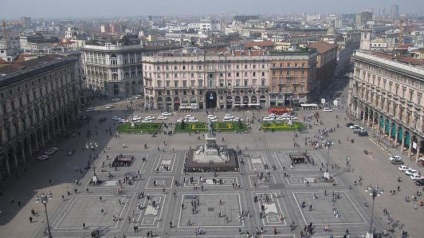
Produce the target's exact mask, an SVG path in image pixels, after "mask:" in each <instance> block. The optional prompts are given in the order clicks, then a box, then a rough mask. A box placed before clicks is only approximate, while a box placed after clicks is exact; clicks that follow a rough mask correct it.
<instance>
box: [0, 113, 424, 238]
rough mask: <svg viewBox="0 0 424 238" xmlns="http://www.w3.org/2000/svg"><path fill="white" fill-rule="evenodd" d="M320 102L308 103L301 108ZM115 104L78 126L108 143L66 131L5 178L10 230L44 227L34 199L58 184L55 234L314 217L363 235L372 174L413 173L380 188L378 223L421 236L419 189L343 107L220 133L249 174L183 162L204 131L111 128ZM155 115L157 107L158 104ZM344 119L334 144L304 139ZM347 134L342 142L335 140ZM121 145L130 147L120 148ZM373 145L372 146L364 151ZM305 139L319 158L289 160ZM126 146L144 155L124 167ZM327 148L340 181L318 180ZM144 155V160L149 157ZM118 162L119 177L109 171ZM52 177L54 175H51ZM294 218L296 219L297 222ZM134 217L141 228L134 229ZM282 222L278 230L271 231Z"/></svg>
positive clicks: (233, 229)
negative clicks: (296, 129) (113, 133)
mask: <svg viewBox="0 0 424 238" xmlns="http://www.w3.org/2000/svg"><path fill="white" fill-rule="evenodd" d="M313 112H314V111H299V112H298V117H299V118H301V116H302V115H307V114H310V113H313ZM225 113H232V114H234V115H236V116H240V117H242V118H246V117H251V116H252V115H253V114H255V115H258V114H261V115H265V114H266V112H265V111H261V112H258V111H255V112H253V111H250V112H225V111H220V112H217V113H215V114H217V115H218V117H219V118H222V117H223V114H225ZM118 114H125V112H113V113H108V112H100V113H99V114H96V113H94V114H93V116H94V117H95V118H99V117H103V116H106V117H108V121H107V122H105V124H104V125H103V124H101V125H100V126H99V127H98V128H96V125H95V123H94V121H97V120H92V123H91V124H90V125H89V126H88V127H86V128H83V129H81V131H82V132H84V130H86V129H91V130H96V129H97V130H98V131H99V134H100V136H93V138H91V140H96V142H97V143H98V144H99V148H97V149H96V150H95V151H91V150H87V149H85V150H84V151H83V150H82V147H83V146H84V145H85V143H86V141H87V140H88V139H87V138H82V136H81V137H76V138H71V139H69V140H67V141H63V142H60V143H58V144H57V145H58V146H59V148H60V149H61V151H59V152H58V153H57V154H55V155H54V156H52V158H51V159H50V160H48V161H43V162H37V163H34V164H33V165H31V167H28V169H27V172H23V171H20V172H19V174H18V179H15V180H14V181H9V182H8V184H7V185H5V186H8V187H7V189H6V190H5V194H4V195H3V196H2V197H0V205H1V210H2V211H3V215H2V216H1V217H0V224H1V227H0V234H1V235H0V236H1V237H43V236H45V235H43V231H44V229H45V227H46V222H45V214H44V212H43V207H42V205H40V204H35V200H34V195H35V194H36V193H37V192H39V191H44V192H48V191H52V193H53V194H54V196H53V199H52V200H50V201H49V203H48V214H49V220H50V223H51V229H52V233H53V237H89V234H90V232H91V231H92V230H94V229H99V230H100V232H101V234H102V237H122V236H123V235H124V234H125V235H126V237H146V236H147V232H150V231H152V232H153V234H154V235H155V237H195V236H196V235H195V229H198V228H199V227H200V228H201V230H202V232H203V233H202V234H201V236H202V237H246V233H247V232H249V233H250V234H253V233H256V231H257V230H256V229H258V231H260V230H261V228H263V230H264V233H263V234H261V236H262V237H300V231H301V230H304V227H305V226H306V225H308V224H309V223H310V222H312V223H313V225H314V227H315V228H314V231H315V233H314V237H329V236H330V233H332V234H334V235H335V236H334V237H343V235H344V234H345V232H346V230H347V229H348V230H349V232H350V233H351V237H361V235H363V234H365V233H366V231H367V230H368V228H369V220H370V216H371V209H370V207H366V206H365V202H367V203H368V204H371V198H370V196H369V194H367V193H365V192H364V190H365V187H366V185H368V184H374V185H375V184H378V185H379V186H380V187H383V188H384V189H385V191H388V190H390V189H393V188H395V187H397V186H398V183H397V182H396V178H397V177H398V176H402V179H403V180H404V182H402V183H401V184H400V185H401V192H400V193H398V195H390V194H389V193H388V192H386V193H384V194H383V195H382V196H380V197H378V198H377V199H376V205H375V213H374V214H375V217H374V218H375V219H374V227H375V229H376V231H377V232H381V231H382V230H384V229H388V228H394V232H395V233H394V234H391V233H390V236H392V237H400V234H401V232H402V230H407V231H408V232H409V233H410V234H411V236H410V237H419V234H420V232H421V231H422V229H421V227H420V225H419V222H417V221H418V220H419V219H420V218H421V217H422V216H421V213H422V212H423V211H422V208H419V209H417V210H414V209H413V203H405V202H404V201H403V199H404V195H411V194H412V193H414V192H415V191H416V190H417V188H416V187H415V185H414V184H413V183H412V181H410V180H409V178H407V177H406V176H403V175H401V173H399V172H398V171H397V167H396V166H393V165H391V164H390V163H389V161H388V155H387V153H386V152H383V151H382V150H381V149H379V148H378V147H377V146H376V145H375V144H373V143H370V140H369V139H368V138H366V137H362V138H361V137H357V136H356V135H354V134H353V133H351V131H350V129H348V128H346V127H345V124H346V123H347V122H348V121H345V119H344V111H342V110H338V109H336V110H334V111H333V112H330V113H323V112H320V115H321V117H322V120H323V123H324V124H323V125H319V126H316V125H313V126H312V129H309V130H308V131H306V132H302V133H298V137H294V133H293V132H275V133H271V132H267V133H264V132H262V131H260V130H258V129H259V126H260V125H259V124H258V123H257V122H255V123H254V124H252V131H251V132H249V133H247V134H238V133H221V134H218V135H217V141H218V144H219V141H221V139H220V138H222V137H224V138H225V144H227V145H228V146H229V147H233V148H235V149H241V150H242V151H243V157H244V159H245V162H246V163H245V164H244V165H242V167H241V172H240V173H235V172H230V173H218V174H217V177H214V174H213V173H192V174H184V173H183V170H182V168H183V162H184V155H185V151H186V150H187V149H188V148H190V146H191V147H193V146H197V145H200V144H201V143H202V141H199V140H198V139H197V135H196V136H195V135H192V136H189V135H187V134H175V135H172V136H168V135H163V134H158V135H157V136H156V137H152V136H151V135H146V134H138V135H133V134H131V135H124V134H122V135H120V137H119V138H112V137H110V136H109V134H103V133H105V132H104V130H105V129H106V128H108V127H109V126H112V127H113V128H116V126H113V124H112V122H111V121H110V117H111V116H112V115H118ZM136 114H140V115H146V113H143V114H141V113H140V112H136ZM148 114H149V115H156V116H157V115H158V114H159V112H153V113H148ZM191 114H195V115H196V117H198V118H199V120H200V121H202V120H205V118H206V115H205V113H204V112H197V113H191ZM185 115H186V114H185V113H179V115H178V114H177V115H174V116H173V117H172V118H171V119H169V120H168V121H172V122H174V121H175V120H176V119H177V118H179V117H184V116H185ZM336 115H338V118H336ZM337 123H339V124H341V128H336V131H335V132H334V133H330V136H331V137H332V138H333V139H334V140H335V141H336V143H335V144H334V145H332V147H331V149H330V150H329V151H328V152H327V150H325V149H321V150H314V149H313V148H312V147H305V145H304V140H305V138H307V137H309V138H312V137H313V134H317V132H318V129H323V128H329V127H336V124H337ZM81 134H84V133H81ZM347 137H349V138H354V139H355V143H353V144H352V143H350V142H348V141H347ZM339 139H340V140H341V144H338V143H337V141H338V140H339ZM294 143H298V144H300V148H294V146H293V144H294ZM122 144H125V145H127V148H122ZM144 144H147V145H148V149H144ZM70 148H75V149H77V153H76V154H75V155H73V156H71V157H67V156H66V155H65V154H66V151H67V150H68V149H70ZM158 148H159V150H160V151H158ZM365 149H366V150H368V151H371V152H372V153H371V154H370V155H365V154H364V153H363V150H365ZM305 150H307V151H308V153H310V154H311V156H312V158H314V161H315V164H314V165H312V164H299V165H294V167H293V168H291V161H290V158H289V156H288V154H289V153H297V152H299V151H301V152H302V151H305ZM121 153H122V154H124V155H134V156H135V161H134V162H133V163H132V164H131V166H129V167H119V168H118V169H117V170H116V171H115V169H113V168H110V167H109V163H111V161H112V160H111V158H113V157H114V156H116V155H118V154H121ZM327 153H328V154H329V156H330V160H329V162H328V163H329V164H330V166H329V170H330V174H331V175H334V176H335V184H333V183H328V182H324V181H322V180H321V176H322V174H323V172H322V170H320V169H322V166H323V165H326V164H327ZM89 155H92V156H94V155H98V157H99V158H98V159H96V160H95V161H94V163H95V168H94V170H95V172H96V175H97V176H98V177H99V178H100V179H101V180H104V182H103V183H102V184H100V185H96V186H93V185H91V184H90V183H89V182H90V180H91V179H92V176H93V174H94V172H93V169H92V168H93V167H92V166H91V167H90V168H89V169H85V167H86V166H87V162H88V161H90V162H92V161H93V159H91V160H89ZM107 156H109V158H108V157H107ZM346 156H348V157H349V158H350V163H351V166H350V167H348V166H346ZM142 158H146V161H144V162H143V160H142ZM406 162H407V165H411V166H412V165H413V164H412V162H409V161H406ZM335 164H337V166H334V165H335ZM266 165H268V167H269V169H266ZM331 165H333V166H331ZM165 166H166V167H167V168H168V169H166V168H165ZM272 166H275V168H276V169H275V170H274V169H273V167H272ZM76 167H78V168H76ZM283 168H284V169H283ZM80 169H82V173H81V172H80V171H79V170H80ZM267 170H269V173H270V176H269V178H268V179H263V178H261V177H260V176H258V175H259V174H260V173H264V174H266V173H267ZM109 172H110V173H111V174H112V177H109ZM284 173H286V174H287V175H288V176H284ZM358 176H362V177H363V178H364V182H363V183H362V185H357V186H355V185H354V183H353V181H354V180H357V179H358ZM126 178H130V180H131V181H132V183H131V184H128V183H124V182H123V181H124V179H126ZM190 178H191V179H190ZM49 179H51V180H52V184H49V182H48V181H49ZM214 179H222V183H214V182H213V180H214ZM75 180H78V185H75ZM307 181H309V184H307V183H306V182H307ZM120 183H121V184H122V186H121V185H120ZM238 185H239V186H238ZM202 187H203V189H202ZM74 189H77V193H75V192H74ZM87 189H88V190H87ZM68 191H69V193H70V195H68V194H67V192H68ZM141 192H143V193H144V194H143V196H141V194H140V193H141ZM333 192H334V193H335V195H336V196H337V195H339V197H338V198H337V199H334V200H333ZM62 195H64V199H63V200H62ZM314 195H315V196H314ZM12 197H13V198H14V200H15V201H21V202H22V206H21V207H20V208H19V207H18V206H17V205H16V203H15V204H12V205H10V204H9V199H10V198H12ZM100 197H102V199H101V200H100ZM220 200H221V202H220ZM193 201H195V205H193ZM303 203H304V204H305V206H304V207H302V204H303ZM31 208H34V209H35V211H36V212H37V214H38V215H37V216H35V221H36V222H33V223H29V221H28V218H29V216H30V215H31V213H30V210H31ZM383 208H387V209H389V210H390V214H391V217H392V219H388V217H387V216H384V215H383V213H382V210H383ZM336 214H337V215H336ZM171 222H172V226H171V224H170V223H171ZM292 222H294V224H295V229H291V228H290V224H291V223H292ZM83 223H85V228H84V227H83ZM135 225H137V226H138V230H139V231H138V232H136V231H135V230H134V226H135ZM327 225H329V226H330V227H331V228H332V229H333V231H332V232H326V231H324V229H323V228H324V226H327ZM239 229H240V230H241V234H240V233H239ZM274 229H276V231H277V235H274ZM34 234H35V235H34Z"/></svg>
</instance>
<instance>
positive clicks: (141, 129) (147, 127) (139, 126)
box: [118, 123, 162, 134]
mask: <svg viewBox="0 0 424 238" xmlns="http://www.w3.org/2000/svg"><path fill="white" fill-rule="evenodd" d="M161 127H162V123H135V124H134V127H131V123H125V124H122V125H120V126H118V131H119V132H120V133H128V132H131V133H150V134H153V133H155V132H158V131H159V130H160V128H161Z"/></svg>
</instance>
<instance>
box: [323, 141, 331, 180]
mask: <svg viewBox="0 0 424 238" xmlns="http://www.w3.org/2000/svg"><path fill="white" fill-rule="evenodd" d="M330 146H331V142H330V141H327V143H325V148H326V149H327V165H326V168H325V172H324V178H327V179H330V172H329V168H328V167H329V164H330Z"/></svg>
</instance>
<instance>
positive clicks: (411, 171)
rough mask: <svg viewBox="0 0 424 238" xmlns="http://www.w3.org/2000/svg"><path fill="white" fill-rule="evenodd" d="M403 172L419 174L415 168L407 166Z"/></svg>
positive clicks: (409, 174)
mask: <svg viewBox="0 0 424 238" xmlns="http://www.w3.org/2000/svg"><path fill="white" fill-rule="evenodd" d="M405 174H406V175H408V176H411V175H413V174H419V172H418V171H417V170H416V169H411V168H409V169H408V170H406V171H405Z"/></svg>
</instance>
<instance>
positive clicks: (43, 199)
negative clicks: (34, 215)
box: [35, 192, 53, 238]
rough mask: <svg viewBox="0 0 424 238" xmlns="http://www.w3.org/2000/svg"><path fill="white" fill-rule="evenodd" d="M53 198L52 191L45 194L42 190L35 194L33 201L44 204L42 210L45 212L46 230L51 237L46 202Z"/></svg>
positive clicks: (50, 237)
mask: <svg viewBox="0 0 424 238" xmlns="http://www.w3.org/2000/svg"><path fill="white" fill-rule="evenodd" d="M52 198H53V194H52V192H49V194H48V195H47V194H45V193H44V192H43V193H41V194H40V195H38V194H37V195H36V196H35V202H36V203H39V202H41V203H42V204H43V205H44V212H45V213H46V220H47V232H48V236H49V238H52V233H51V231H50V222H49V215H48V214H47V202H48V201H49V200H51V199H52Z"/></svg>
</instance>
